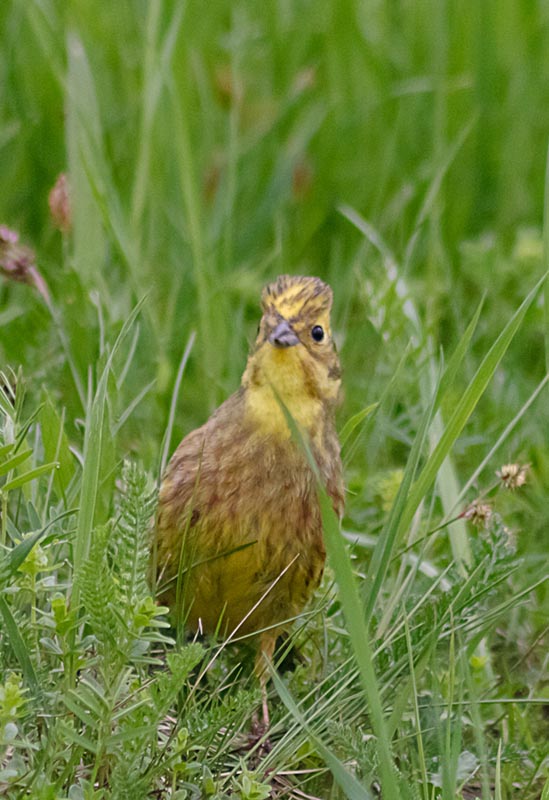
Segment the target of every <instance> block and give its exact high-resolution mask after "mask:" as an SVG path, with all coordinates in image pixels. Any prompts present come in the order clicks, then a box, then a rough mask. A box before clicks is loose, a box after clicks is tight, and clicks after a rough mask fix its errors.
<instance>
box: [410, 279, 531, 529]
mask: <svg viewBox="0 0 549 800" xmlns="http://www.w3.org/2000/svg"><path fill="white" fill-rule="evenodd" d="M546 279H547V278H546V276H545V275H544V276H543V278H541V279H540V280H539V281H538V282H537V283H536V285H535V286H534V288H533V289H532V290H531V291H530V292H529V294H528V295H527V297H526V298H525V299H524V300H523V302H522V303H521V305H520V306H519V308H518V309H517V310H516V311H515V313H514V314H513V316H512V317H511V319H510V320H509V322H508V323H507V324H506V325H505V327H504V329H503V330H502V332H501V333H500V335H499V336H498V338H497V339H496V341H495V342H494V344H493V345H492V347H491V348H490V350H489V351H488V353H487V354H486V356H485V357H484V359H483V361H482V363H481V365H480V367H479V368H478V370H477V372H476V373H475V376H474V377H473V380H472V381H471V383H470V384H469V386H468V387H467V389H466V390H465V392H464V393H463V395H462V397H461V399H460V400H459V402H458V404H457V406H456V409H455V411H454V413H453V414H452V416H451V417H450V420H449V422H448V424H447V425H446V428H445V430H444V433H443V434H442V436H441V438H440V439H439V442H438V444H437V446H436V447H435V449H434V450H433V452H432V453H431V455H430V456H429V459H428V461H427V463H426V464H425V466H424V468H423V470H422V471H421V474H420V476H419V477H418V479H417V481H416V483H415V484H414V486H413V487H412V489H411V492H410V495H409V497H408V500H407V503H406V508H405V510H404V513H403V516H402V519H401V523H400V527H401V530H406V529H407V528H408V526H409V525H410V523H411V521H412V519H413V516H414V514H415V513H416V511H417V509H418V507H419V504H420V503H421V501H422V500H423V498H424V497H425V495H426V493H427V492H428V490H429V488H430V487H431V486H432V484H433V483H434V480H435V478H436V476H437V474H438V470H439V469H440V466H441V464H442V463H443V461H444V459H445V458H446V456H447V455H448V453H449V452H450V450H451V448H452V446H453V445H454V443H455V441H456V439H457V438H458V436H459V435H460V433H461V431H462V430H463V428H464V427H465V425H466V423H467V420H468V419H469V417H470V416H471V414H472V412H473V411H474V409H475V407H476V405H477V403H478V401H479V399H480V398H481V396H482V394H483V393H484V390H485V389H486V387H487V386H488V383H489V381H490V379H491V378H492V376H493V374H494V372H495V371H496V369H497V367H498V364H499V363H500V361H501V359H502V358H503V356H504V355H505V353H506V351H507V348H508V347H509V345H510V344H511V341H512V340H513V337H514V336H515V334H516V332H517V330H518V329H519V327H520V325H521V323H522V320H523V319H524V316H525V314H526V312H527V311H528V309H529V308H530V305H531V304H532V302H533V300H534V298H535V297H536V295H537V293H538V291H539V289H540V288H541V286H542V285H543V283H544V282H545V281H546Z"/></svg>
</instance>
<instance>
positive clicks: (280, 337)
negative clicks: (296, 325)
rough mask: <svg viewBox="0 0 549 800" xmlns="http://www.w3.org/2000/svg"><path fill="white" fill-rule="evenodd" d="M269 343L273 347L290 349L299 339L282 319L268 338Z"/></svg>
mask: <svg viewBox="0 0 549 800" xmlns="http://www.w3.org/2000/svg"><path fill="white" fill-rule="evenodd" d="M269 342H270V343H271V344H273V345H274V346H275V347H292V346H293V345H294V344H299V339H298V337H297V336H296V334H295V333H294V331H293V330H292V327H291V325H290V324H289V323H288V322H286V320H285V319H283V320H282V322H279V323H278V325H277V326H276V328H275V329H274V331H273V332H272V333H271V335H270V336H269Z"/></svg>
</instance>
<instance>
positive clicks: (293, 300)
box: [261, 275, 333, 319]
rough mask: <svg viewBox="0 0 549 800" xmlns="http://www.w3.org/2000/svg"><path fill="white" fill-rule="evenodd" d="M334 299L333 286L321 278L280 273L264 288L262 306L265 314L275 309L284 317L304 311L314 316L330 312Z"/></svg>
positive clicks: (291, 316)
mask: <svg viewBox="0 0 549 800" xmlns="http://www.w3.org/2000/svg"><path fill="white" fill-rule="evenodd" d="M332 299H333V294H332V290H331V288H330V287H329V286H328V284H326V283H324V282H323V281H321V280H320V278H312V277H302V276H299V275H279V277H278V278H277V279H276V281H273V283H269V284H268V285H267V286H265V288H264V289H263V292H262V294H261V308H262V310H263V313H264V314H268V313H269V312H273V311H274V312H276V313H277V314H280V316H282V317H284V319H291V318H293V317H296V316H298V315H300V314H302V313H303V312H306V313H307V315H309V314H310V315H312V316H314V315H315V314H320V313H322V312H329V311H330V309H331V307H332Z"/></svg>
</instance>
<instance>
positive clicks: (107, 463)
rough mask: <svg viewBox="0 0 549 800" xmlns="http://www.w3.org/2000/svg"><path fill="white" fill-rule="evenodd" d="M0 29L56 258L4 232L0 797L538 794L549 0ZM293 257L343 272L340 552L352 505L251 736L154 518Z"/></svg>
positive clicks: (3, 119) (546, 544) (198, 13)
mask: <svg viewBox="0 0 549 800" xmlns="http://www.w3.org/2000/svg"><path fill="white" fill-rule="evenodd" d="M0 37H1V39H0V43H1V46H0V85H1V86H2V90H3V93H2V97H3V102H2V103H1V104H0V186H1V192H0V224H3V225H5V226H7V228H9V229H10V230H11V231H13V232H17V233H18V234H19V237H20V243H23V244H24V245H27V246H28V247H30V248H32V250H33V251H34V256H33V255H32V253H30V252H28V251H25V252H24V253H22V251H21V250H17V247H19V245H17V244H15V243H14V242H7V241H6V237H7V234H6V232H5V231H4V233H3V234H2V235H3V236H4V241H3V243H2V244H1V245H0V246H1V248H2V249H0V276H1V277H0V279H1V280H2V282H1V283H0V367H1V368H2V383H1V387H2V388H1V393H0V482H2V485H1V486H0V491H1V493H2V506H1V519H2V523H1V544H2V553H1V554H0V556H1V558H2V561H1V562H0V580H1V585H2V587H3V594H2V597H1V598H0V600H1V605H0V612H1V615H0V646H1V648H2V658H1V660H0V795H1V794H5V795H7V796H9V797H14V798H15V797H24V796H32V797H44V798H50V797H51V798H71V800H75V798H81V797H85V798H92V797H94V798H95V797H97V798H99V797H116V798H118V797H120V798H126V797H128V798H130V797H136V798H141V797H176V796H177V797H200V796H218V797H222V796H227V795H230V796H240V797H242V798H261V797H267V796H269V793H271V795H272V796H275V797H278V796H284V793H286V796H295V797H298V796H300V797H303V795H300V794H298V792H299V791H303V792H306V793H309V794H310V795H314V796H319V797H322V798H324V797H342V796H348V797H371V796H375V792H376V791H377V787H378V785H379V782H381V784H382V785H383V789H384V796H385V797H388V798H392V797H396V796H398V795H401V796H402V797H411V798H416V797H419V798H423V799H424V800H428V799H429V798H435V797H437V798H438V797H443V798H445V799H446V798H452V797H455V796H464V797H477V796H478V797H483V798H484V800H486V799H487V798H491V797H494V798H498V800H499V798H511V797H513V798H515V797H516V798H519V797H520V798H521V800H529V798H539V797H540V796H541V792H542V788H543V786H544V781H545V780H546V778H547V770H548V764H547V757H548V752H547V741H548V740H549V729H548V727H547V703H546V701H547V692H548V687H549V684H548V673H547V647H546V634H547V628H548V617H549V598H548V594H547V583H546V577H547V550H548V548H549V534H548V525H547V522H548V511H547V500H546V497H547V494H546V486H547V483H548V480H549V456H548V453H547V430H548V426H549V411H548V408H549V406H548V404H547V389H546V385H545V380H546V373H547V363H548V357H547V347H546V344H547V342H549V322H548V318H547V314H546V310H545V304H544V295H543V292H544V289H543V287H542V286H538V290H537V291H536V292H534V293H533V294H529V293H530V292H531V291H532V290H533V289H534V287H535V286H536V284H537V283H538V282H539V281H540V279H541V278H542V277H543V274H544V270H545V269H546V265H547V263H548V259H547V256H546V253H545V254H544V251H545V248H544V238H546V237H547V233H546V231H545V232H544V228H543V216H544V215H543V208H544V185H545V162H546V150H547V141H548V133H549V97H548V94H549V74H548V73H549V62H548V61H547V59H546V57H545V54H546V52H547V49H548V47H549V12H548V10H547V8H546V6H545V4H543V3H536V2H533V1H532V0H520V1H519V0H498V2H497V3H496V2H495V0H483V2H482V3H468V2H464V0H444V1H442V2H441V1H440V0H425V2H422V3H406V2H400V3H391V2H388V1H387V2H384V1H381V2H358V0H340V2H337V3H335V2H331V1H330V0H317V2H315V3H313V2H311V1H310V0H297V1H296V2H293V3H289V2H285V1H284V0H277V2H272V3H262V4H258V3H253V2H245V0H243V1H242V2H239V3H234V4H224V3H220V2H211V3H208V4H204V3H198V2H195V0H188V2H186V3H184V2H168V0H165V1H164V2H161V0H149V2H143V1H141V2H139V0H121V2H118V3H116V4H110V5H105V4H103V5H102V6H101V8H100V9H99V8H98V6H97V4H93V3H89V2H86V1H85V0H72V1H71V2H70V3H65V2H61V1H60V0H59V1H58V0H28V1H25V2H24V1H23V0H8V2H4V3H3V4H2V5H1V6H0ZM62 172H64V173H67V174H68V176H69V178H68V179H69V184H70V209H71V220H70V224H69V221H68V220H67V219H66V218H65V220H64V222H65V223H66V224H65V229H64V232H60V231H59V230H58V229H57V227H56V225H55V224H54V221H52V218H51V214H50V210H49V208H48V194H49V192H50V190H51V188H52V187H53V185H54V183H55V181H56V179H57V176H58V175H59V174H60V173H62ZM61 222H63V220H61ZM58 223H59V220H58ZM8 238H9V237H8ZM10 248H11V249H10ZM14 248H15V250H14ZM10 254H11V255H10ZM10 259H11V260H10ZM14 259H15V261H16V262H17V265H18V268H19V271H17V269H14ZM281 272H295V273H307V274H314V275H319V276H321V277H322V278H324V279H326V280H327V281H329V282H330V283H331V284H332V286H333V288H334V293H335V308H334V318H335V329H336V336H337V339H338V345H339V349H340V354H341V360H342V363H343V366H344V370H345V398H344V402H343V404H342V407H341V409H340V412H339V424H340V429H341V430H342V431H343V434H342V438H344V439H345V445H344V457H345V462H346V474H347V483H348V487H349V497H348V507H347V517H346V519H345V522H344V530H345V533H346V540H347V542H348V543H349V549H348V551H347V552H346V551H345V550H344V549H343V548H341V542H342V539H341V538H340V537H339V536H337V535H336V534H335V532H334V530H333V520H329V519H327V521H326V525H327V535H328V541H329V542H331V544H330V557H331V561H330V563H331V566H332V571H331V572H330V573H329V575H328V579H327V582H326V585H325V587H324V593H323V595H322V596H321V597H319V600H318V604H317V605H318V607H319V608H320V609H321V611H322V613H321V614H316V615H315V614H312V615H310V617H307V618H304V620H302V621H300V623H299V625H298V626H297V633H296V640H297V642H298V644H299V648H300V652H302V653H303V658H304V659H305V664H298V665H297V666H295V665H294V669H293V670H289V671H287V670H286V667H285V666H284V664H285V663H286V662H284V663H283V666H282V668H281V674H282V678H277V679H276V682H275V685H274V687H273V690H272V704H273V708H274V727H273V731H272V735H271V739H272V750H271V752H270V753H269V754H268V755H265V754H264V753H263V752H262V753H261V755H262V757H261V758H260V757H259V756H258V748H259V750H260V751H261V748H260V746H259V745H258V744H257V743H256V742H255V740H254V737H253V736H252V734H250V717H251V714H252V711H253V709H254V708H255V703H256V702H257V697H256V693H255V689H254V685H253V682H251V681H249V680H248V679H247V678H246V674H247V673H246V668H244V670H243V671H241V667H240V664H241V661H242V660H243V659H244V655H243V651H242V650H239V649H238V648H232V649H231V648H227V649H226V650H225V649H223V650H221V651H220V652H218V650H217V649H216V648H215V646H214V645H210V644H207V643H206V644H205V645H204V647H201V646H199V645H196V644H195V645H188V644H185V643H184V642H183V640H182V637H181V635H176V634H175V633H174V632H173V631H168V630H167V629H166V628H165V627H164V626H165V621H164V620H165V618H164V617H163V616H162V609H159V608H158V607H157V606H156V605H155V604H154V602H153V598H152V596H151V593H150V590H149V588H148V585H147V581H146V572H147V558H148V556H147V522H146V521H147V519H148V518H149V516H150V513H151V509H152V508H153V507H154V484H155V482H156V480H157V477H158V475H159V471H160V469H161V465H162V460H163V458H164V460H165V457H166V455H167V454H169V453H170V452H171V451H172V449H173V447H174V446H175V444H176V443H177V441H178V440H179V438H180V437H181V436H182V435H183V434H184V433H186V432H188V431H189V430H191V429H192V428H193V427H195V426H196V425H197V424H200V423H201V422H203V421H204V420H205V419H206V417H207V416H208V414H209V413H210V412H211V411H212V409H213V408H214V407H215V406H216V404H218V403H219V402H220V401H221V400H222V399H223V398H225V397H226V396H227V395H228V394H229V393H230V392H231V391H233V390H234V389H235V388H236V387H237V386H238V382H239V379H240V375H241V373H242V371H243V367H244V363H245V357H246V351H247V348H248V343H249V342H250V341H251V340H252V339H253V337H254V333H255V328H256V325H257V319H258V314H259V312H258V297H259V292H260V289H261V287H262V285H263V284H264V283H265V282H266V281H267V280H269V279H271V278H273V277H274V276H275V275H277V274H279V273H281ZM15 278H18V279H19V280H15ZM525 298H527V300H526V304H525V305H524V306H523V307H521V303H522V302H523V301H524V300H525ZM481 303H482V304H481ZM138 304H140V305H139V306H138ZM519 309H520V310H519ZM500 334H501V336H500ZM498 337H499V338H498ZM374 404H377V405H375V406H374ZM363 409H367V410H368V413H366V412H365V413H362V414H361V411H362V410H363ZM126 459H130V461H131V462H132V463H127V464H126V466H123V462H124V461H125V460H126ZM508 462H514V463H517V464H530V465H531V466H530V470H529V471H528V473H527V483H526V485H525V486H524V487H520V488H517V489H516V491H513V490H511V489H509V488H508V486H506V485H505V483H504V482H503V481H502V480H501V478H499V477H498V476H496V474H495V473H496V470H500V469H501V467H502V465H503V464H505V463H508ZM136 463H139V464H141V465H143V467H140V466H136ZM56 465H57V466H56ZM399 487H400V492H399ZM479 497H480V498H481V505H480V511H479V506H478V505H477V506H476V507H475V508H476V510H473V511H471V510H469V512H468V514H467V516H468V518H464V517H460V514H461V513H462V512H463V511H464V510H465V509H466V507H467V505H468V503H470V502H471V501H473V500H475V499H476V498H477V499H478V498H479ZM485 501H486V502H487V503H488V504H489V510H487V508H486V506H485V505H484V504H485ZM471 517H472V518H473V521H474V522H476V523H477V525H476V526H475V525H474V524H472V522H471ZM450 520H454V521H453V522H450ZM439 526H442V527H441V528H440V530H438V532H436V533H433V531H434V530H435V529H437V528H439ZM351 568H352V571H351ZM353 575H354V578H353V577H352V576H353ZM349 576H351V577H350V578H349ZM334 577H335V578H336V580H337V581H338V582H339V584H340V585H341V586H342V587H344V586H351V587H353V589H354V591H349V592H348V593H347V594H346V593H345V592H342V594H341V596H339V595H338V594H337V592H336V590H335V589H334V587H333V585H332V584H331V579H333V578H334ZM349 581H350V582H349ZM365 618H366V622H365ZM305 622H306V624H305ZM366 625H367V626H368V627H367V628H366ZM366 630H368V637H367V636H366ZM171 634H173V635H174V637H175V638H176V639H177V643H176V644H174V643H173V641H171ZM364 642H366V643H367V644H368V647H366V648H365V647H364V645H363V644H361V643H364ZM212 648H213V649H212ZM212 660H213V663H212V664H210V662H211V661H212ZM208 664H210V666H209V669H206V666H207V665H208ZM376 675H377V677H376ZM361 681H362V682H361ZM372 734H375V736H373V735H372ZM299 787H300V788H299ZM545 791H546V792H547V791H549V790H548V789H547V786H546V789H545ZM178 793H179V794H178ZM544 796H545V795H544Z"/></svg>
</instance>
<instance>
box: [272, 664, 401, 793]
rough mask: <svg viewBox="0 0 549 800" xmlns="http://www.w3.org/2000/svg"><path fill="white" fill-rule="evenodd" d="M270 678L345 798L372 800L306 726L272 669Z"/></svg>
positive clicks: (308, 726)
mask: <svg viewBox="0 0 549 800" xmlns="http://www.w3.org/2000/svg"><path fill="white" fill-rule="evenodd" d="M271 677H272V679H273V683H274V685H275V688H276V691H277V692H278V696H279V697H280V699H281V700H282V702H283V703H284V705H285V706H286V708H287V709H288V711H289V712H290V713H291V714H292V716H293V717H295V719H296V720H297V721H298V722H299V724H300V725H301V727H302V728H303V729H304V730H305V731H307V734H308V736H310V738H311V739H312V741H313V743H314V746H315V747H316V749H317V750H318V752H319V753H320V755H321V756H322V758H323V759H324V761H325V762H326V764H327V765H328V767H329V768H330V772H331V773H332V775H333V776H334V779H335V781H336V782H337V784H338V785H339V786H340V788H341V789H342V791H343V792H344V793H345V797H348V798H349V800H374V796H373V794H372V793H371V792H369V791H368V789H366V787H365V786H362V785H361V784H360V783H359V782H358V781H357V779H356V778H355V777H354V776H353V775H351V773H350V772H349V771H348V770H347V769H345V765H344V764H342V763H341V761H340V760H339V759H338V758H337V756H335V755H334V754H333V753H332V751H331V750H330V749H329V747H327V746H326V745H325V744H324V742H323V741H322V740H321V739H320V738H319V736H318V735H317V734H316V733H315V732H314V731H313V730H312V728H311V726H310V725H308V723H307V721H306V719H305V717H304V716H303V714H301V712H300V711H299V708H298V707H297V705H296V703H295V701H294V699H293V697H292V696H291V694H290V692H289V691H288V689H287V688H286V686H285V684H284V683H283V681H282V679H281V678H280V677H279V675H278V673H277V671H276V670H275V669H272V668H271ZM388 796H389V797H395V798H397V797H400V794H394V795H388Z"/></svg>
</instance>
